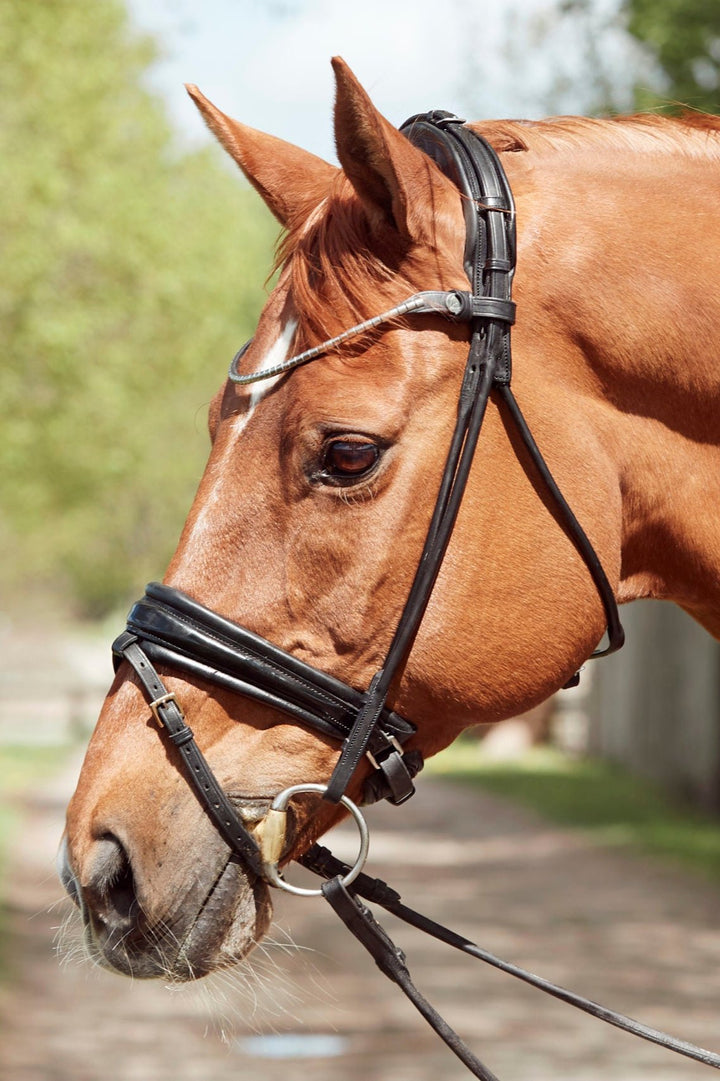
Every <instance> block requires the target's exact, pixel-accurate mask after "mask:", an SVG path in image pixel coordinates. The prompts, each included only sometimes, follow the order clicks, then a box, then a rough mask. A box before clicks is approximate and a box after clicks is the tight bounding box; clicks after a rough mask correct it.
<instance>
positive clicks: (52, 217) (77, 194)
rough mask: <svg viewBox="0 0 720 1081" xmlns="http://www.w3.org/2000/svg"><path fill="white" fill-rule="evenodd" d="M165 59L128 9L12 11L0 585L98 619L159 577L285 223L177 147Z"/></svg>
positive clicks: (1, 297)
mask: <svg viewBox="0 0 720 1081" xmlns="http://www.w3.org/2000/svg"><path fill="white" fill-rule="evenodd" d="M152 56H153V49H152V46H151V45H150V43H149V42H148V41H146V40H140V39H138V38H137V37H136V36H134V35H133V33H132V32H131V30H130V28H129V26H128V21H127V16H126V13H125V10H124V8H123V6H122V4H121V3H119V2H117V0H93V3H91V4H85V3H82V2H81V0H53V3H52V4H44V3H27V2H26V0H0V89H1V91H2V93H0V183H1V185H2V190H3V200H2V201H1V202H0V244H1V245H2V260H1V261H0V333H1V334H2V338H3V344H4V358H3V364H2V366H1V368H0V403H1V404H0V409H1V410H2V416H1V418H0V422H1V423H2V432H3V435H2V440H1V441H0V476H1V477H2V487H1V489H0V493H1V494H0V589H2V590H3V593H4V594H5V595H6V596H7V595H8V593H9V595H10V598H11V599H12V596H13V592H14V594H15V595H16V596H20V595H21V593H22V591H23V589H24V588H25V587H26V584H27V583H28V582H34V583H40V584H41V585H42V586H43V587H44V588H48V587H49V586H50V584H52V585H53V588H54V589H55V591H56V592H59V593H61V594H63V595H65V596H66V597H68V598H70V599H71V600H72V601H73V602H75V605H76V607H77V608H79V609H80V610H81V611H82V612H84V613H85V614H95V615H97V614H101V613H102V612H104V611H106V610H107V609H108V608H109V607H111V606H112V605H114V604H117V603H119V602H121V603H124V602H125V599H126V597H127V596H128V595H132V594H133V593H136V592H137V591H138V589H141V588H142V586H143V585H144V582H145V580H146V579H147V577H153V576H154V577H157V576H158V575H160V574H161V573H162V571H163V570H164V566H165V564H166V562H167V559H168V556H169V554H170V552H171V551H172V548H173V546H174V544H175V542H176V539H177V534H178V531H179V528H180V525H181V523H182V521H183V519H184V517H185V514H186V512H187V509H188V507H189V503H190V500H191V497H192V492H193V490H194V487H195V485H196V483H197V480H198V478H199V474H200V471H201V468H202V463H203V460H204V458H205V456H206V454H207V438H206V435H205V432H204V427H205V425H204V412H205V407H206V405H207V403H208V401H209V399H210V398H211V396H212V395H213V393H214V392H215V390H216V389H217V387H218V386H219V385H220V382H221V380H222V377H223V374H224V372H225V370H226V367H227V363H228V360H229V358H230V357H231V356H232V353H233V352H234V351H235V350H236V349H237V348H238V346H239V345H240V344H241V343H242V341H243V340H244V339H245V338H247V337H248V336H249V335H250V333H252V327H253V325H254V322H255V320H256V317H257V313H258V311H259V308H260V306H261V303H262V300H263V296H264V289H263V281H264V279H265V277H266V276H267V272H268V267H269V263H270V258H271V248H272V242H273V239H274V236H275V232H276V227H275V225H274V223H273V222H272V221H271V219H270V217H269V215H268V214H267V213H266V212H265V210H264V208H261V207H259V205H258V199H257V197H256V196H255V195H254V193H252V192H251V191H250V190H249V189H248V188H247V187H245V186H244V185H243V184H242V183H241V182H240V178H239V176H233V175H231V173H230V171H229V170H227V169H226V168H225V167H224V165H221V163H220V157H219V152H217V154H216V153H215V152H214V151H213V152H209V151H208V152H199V153H193V154H180V153H178V152H177V151H176V150H175V148H174V144H173V138H172V134H171V131H170V129H169V127H168V125H167V123H166V120H165V118H164V115H163V112H162V109H161V107H160V106H159V105H158V103H157V102H156V101H155V100H154V99H153V98H152V97H151V96H150V94H149V93H148V92H147V91H146V90H145V89H144V87H143V76H144V72H145V70H146V68H147V66H148V63H149V62H150V60H151V59H152ZM178 93H183V90H182V88H180V87H179V88H178ZM188 108H189V109H192V108H193V106H192V105H191V103H190V102H189V101H188Z"/></svg>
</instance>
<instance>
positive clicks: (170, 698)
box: [148, 691, 185, 727]
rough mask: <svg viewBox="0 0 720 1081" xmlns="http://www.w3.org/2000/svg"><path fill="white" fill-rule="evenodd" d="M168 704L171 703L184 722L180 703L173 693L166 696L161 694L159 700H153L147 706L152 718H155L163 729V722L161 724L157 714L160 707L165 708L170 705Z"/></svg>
mask: <svg viewBox="0 0 720 1081" xmlns="http://www.w3.org/2000/svg"><path fill="white" fill-rule="evenodd" d="M170 703H172V704H173V705H174V706H175V708H176V709H177V711H178V713H179V714H180V716H181V717H182V719H183V720H185V714H184V713H183V708H182V706H181V705H180V703H179V702H178V700H177V698H176V697H175V694H174V693H173V691H168V693H167V694H161V695H160V697H159V698H154V699H153V700H152V702H148V705H149V706H150V709H151V710H152V715H153V717H154V718H155V720H156V721H157V723H158V724H161V725H163V727H164V722H163V719H162V717H161V716H160V714H159V713H158V710H159V709H160V707H161V706H167V705H170Z"/></svg>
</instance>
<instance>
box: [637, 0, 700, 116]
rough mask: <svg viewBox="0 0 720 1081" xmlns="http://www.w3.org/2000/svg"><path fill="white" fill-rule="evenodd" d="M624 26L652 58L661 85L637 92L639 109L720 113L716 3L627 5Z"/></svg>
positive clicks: (684, 0) (674, 0) (650, 0)
mask: <svg viewBox="0 0 720 1081" xmlns="http://www.w3.org/2000/svg"><path fill="white" fill-rule="evenodd" d="M622 10H623V13H624V15H625V18H626V20H627V22H626V25H627V28H628V30H629V32H630V33H631V34H632V35H633V37H635V38H637V39H638V41H640V42H641V43H642V44H643V46H644V47H645V48H646V49H647V50H649V52H650V53H651V54H652V56H653V57H654V59H655V61H656V63H657V65H658V68H659V71H660V73H661V82H662V85H661V86H660V87H658V88H657V90H655V89H649V88H646V87H643V86H639V87H638V88H637V90H636V105H637V107H638V108H641V109H646V108H652V107H654V106H656V105H658V104H663V103H666V102H667V101H668V99H669V100H670V101H672V102H677V103H678V104H680V105H683V106H690V107H691V108H693V109H701V110H704V111H705V112H710V113H716V112H718V110H720V93H719V91H720V4H718V3H717V0H711V2H708V0H624V2H623V5H622Z"/></svg>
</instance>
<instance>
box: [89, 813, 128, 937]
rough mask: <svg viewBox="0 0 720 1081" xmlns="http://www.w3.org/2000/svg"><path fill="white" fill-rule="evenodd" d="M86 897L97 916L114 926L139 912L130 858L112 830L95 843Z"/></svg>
mask: <svg viewBox="0 0 720 1081" xmlns="http://www.w3.org/2000/svg"><path fill="white" fill-rule="evenodd" d="M83 892H84V893H85V896H86V898H87V900H88V902H89V903H90V907H91V909H92V910H93V911H94V913H95V915H96V916H97V917H98V919H99V920H100V921H101V922H102V923H105V924H110V925H112V926H117V925H118V923H121V922H126V923H130V922H134V920H135V917H136V915H137V911H138V905H137V897H136V894H135V880H134V878H133V872H132V866H131V863H130V859H129V857H128V855H127V853H126V851H125V848H124V847H123V845H122V842H121V841H119V840H118V838H117V837H115V835H114V834H112V833H104V834H102V836H101V837H100V838H99V839H98V840H97V841H96V843H95V851H94V854H93V861H92V865H91V868H90V877H89V880H88V882H87V885H86V886H85V888H84V891H83Z"/></svg>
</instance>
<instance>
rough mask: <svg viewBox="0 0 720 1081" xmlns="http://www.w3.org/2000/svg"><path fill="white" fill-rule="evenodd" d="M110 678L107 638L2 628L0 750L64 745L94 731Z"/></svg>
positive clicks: (10, 625)
mask: <svg viewBox="0 0 720 1081" xmlns="http://www.w3.org/2000/svg"><path fill="white" fill-rule="evenodd" d="M111 678H112V665H111V662H110V649H109V644H108V641H107V640H106V637H105V636H102V637H100V636H99V635H93V634H92V633H90V632H83V631H81V630H78V629H76V628H70V627H68V628H58V627H52V628H50V629H47V630H45V629H43V628H42V627H40V626H39V625H38V626H31V625H27V624H24V623H23V624H17V623H15V622H14V621H13V620H12V619H11V618H10V617H7V616H5V617H4V618H3V622H2V624H0V744H5V745H8V744H46V745H49V744H65V743H68V742H70V741H72V740H74V739H79V738H85V737H86V736H87V735H88V733H89V732H90V731H91V730H92V727H93V725H94V723H95V720H96V718H97V715H98V712H99V708H100V705H101V703H102V700H103V697H104V695H105V693H106V692H107V689H108V687H109V685H110V681H111Z"/></svg>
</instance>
